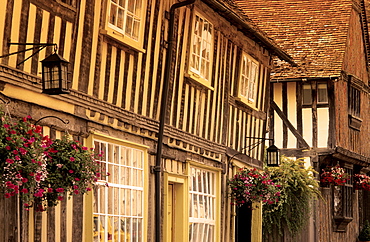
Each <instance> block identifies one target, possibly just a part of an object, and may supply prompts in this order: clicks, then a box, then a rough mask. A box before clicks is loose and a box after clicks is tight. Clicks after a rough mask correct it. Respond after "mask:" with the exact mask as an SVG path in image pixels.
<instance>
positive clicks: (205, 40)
mask: <svg viewBox="0 0 370 242" xmlns="http://www.w3.org/2000/svg"><path fill="white" fill-rule="evenodd" d="M213 43H214V26H213V24H212V23H211V22H210V21H209V20H208V19H207V18H205V17H204V16H202V15H201V14H199V13H194V18H193V24H192V32H191V48H190V60H189V71H190V73H189V74H190V75H191V77H193V78H194V79H196V80H197V81H199V82H200V83H202V84H203V85H205V86H210V80H211V73H212V59H213Z"/></svg>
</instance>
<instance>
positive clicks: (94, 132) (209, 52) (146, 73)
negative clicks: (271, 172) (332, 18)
mask: <svg viewBox="0 0 370 242" xmlns="http://www.w3.org/2000/svg"><path fill="white" fill-rule="evenodd" d="M44 44H46V45H44ZM49 44H56V46H57V48H56V47H55V46H49ZM43 47H45V48H43ZM28 49H29V50H28ZM39 49H40V51H38V50H39ZM26 50H27V51H26ZM54 52H56V53H57V54H59V55H60V56H62V57H63V58H64V59H65V60H66V61H68V62H69V67H68V68H69V73H68V79H69V81H70V83H69V92H67V93H64V94H61V95H48V94H45V93H42V85H41V76H42V73H41V72H42V70H41V63H40V61H41V60H44V59H45V58H46V57H48V56H49V55H50V54H52V53H54ZM0 56H1V57H0V101H1V102H2V103H3V105H2V106H3V108H4V110H5V111H6V112H7V113H9V114H10V115H11V116H12V117H15V118H19V117H23V116H27V115H31V116H32V119H33V121H34V122H35V123H36V122H37V123H38V124H39V125H41V126H42V129H43V133H44V134H47V135H49V136H50V137H53V138H59V137H61V136H62V135H63V133H64V132H68V133H69V134H71V135H73V137H74V138H75V139H78V140H80V141H81V142H82V143H83V144H84V145H86V146H89V147H92V148H95V150H98V151H100V152H102V154H103V155H102V158H101V164H103V165H104V166H105V167H106V170H107V171H108V172H109V173H110V176H107V177H102V180H99V181H98V182H97V185H96V186H95V187H94V189H93V192H91V193H90V194H88V195H86V196H74V197H73V198H72V199H70V200H64V201H62V202H61V203H60V205H58V206H57V207H55V208H49V209H48V210H47V211H46V212H36V211H34V210H33V209H32V208H31V209H30V210H29V211H26V210H24V209H22V208H21V207H20V205H19V203H18V201H17V200H16V199H8V198H3V197H1V198H0V219H1V223H0V224H1V225H0V226H1V229H0V240H1V241H43V242H46V241H49V242H51V241H53V242H54V241H63V242H64V241H76V242H77V241H78V242H80V241H125V242H127V241H157V242H159V241H176V242H177V241H218V242H221V241H222V242H226V241H234V240H235V237H236V236H235V208H234V207H233V206H231V205H230V201H229V198H228V196H227V179H228V178H229V177H231V176H232V175H233V173H234V172H235V171H236V169H237V168H238V167H243V166H249V167H256V168H258V169H262V162H263V157H264V144H260V145H258V146H256V147H254V148H253V149H248V150H251V152H246V147H250V146H251V145H253V144H254V143H255V140H253V139H251V138H249V137H258V138H263V137H265V133H266V128H267V110H268V107H269V101H268V98H269V85H268V84H269V81H270V70H271V65H272V59H273V56H278V57H279V58H281V59H282V60H284V61H287V62H292V60H291V58H290V56H288V55H287V54H286V53H285V52H283V51H282V50H281V49H280V48H278V47H277V45H276V44H275V43H274V42H273V41H271V39H269V38H268V37H267V36H266V35H265V34H264V33H263V32H262V31H260V30H259V29H258V27H256V26H255V24H253V23H252V22H251V21H250V20H249V19H247V18H246V17H245V16H244V15H243V14H242V13H241V11H239V10H238V8H237V7H236V5H235V4H234V3H233V2H232V1H230V0H227V1H226V0H202V1H201V0H196V1H194V0H190V1H189V0H188V1H183V2H177V1H162V0H146V1H140V0H127V1H122V0H2V1H1V3H0ZM67 121H68V122H67ZM242 219H243V218H242ZM241 221H242V220H241ZM244 221H245V223H240V225H239V226H241V227H240V228H239V231H242V232H244V233H245V234H246V237H245V239H246V240H243V241H250V240H252V238H253V241H261V238H262V237H261V211H260V210H253V211H252V212H251V214H249V215H246V217H245V218H244ZM245 231H247V232H245Z"/></svg>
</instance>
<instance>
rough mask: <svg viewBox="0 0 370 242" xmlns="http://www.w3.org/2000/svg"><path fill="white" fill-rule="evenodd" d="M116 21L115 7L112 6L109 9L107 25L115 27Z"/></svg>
mask: <svg viewBox="0 0 370 242" xmlns="http://www.w3.org/2000/svg"><path fill="white" fill-rule="evenodd" d="M116 21H117V6H116V5H113V4H112V5H111V8H110V16H109V23H111V24H114V25H115V24H116Z"/></svg>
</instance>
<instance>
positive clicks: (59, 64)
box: [0, 42, 69, 95]
mask: <svg viewBox="0 0 370 242" xmlns="http://www.w3.org/2000/svg"><path fill="white" fill-rule="evenodd" d="M10 45H20V46H28V45H31V46H33V47H31V48H27V49H23V50H20V51H16V52H13V53H9V54H6V55H3V56H0V58H4V57H8V56H11V55H16V54H19V53H22V52H26V51H30V50H33V53H32V54H31V55H30V56H28V57H27V58H26V59H24V60H23V61H21V62H19V63H17V66H19V65H21V64H23V63H24V62H25V61H26V60H28V59H30V58H31V57H33V56H34V55H36V54H37V53H39V52H40V51H41V50H42V49H44V48H45V47H47V46H54V54H51V55H50V56H48V57H46V58H45V59H44V60H42V61H41V63H42V93H46V94H50V95H57V94H66V93H69V81H68V64H69V62H68V61H67V60H66V59H64V58H63V57H61V56H60V55H58V54H57V53H56V50H57V45H56V44H54V43H12V42H9V43H8V46H10Z"/></svg>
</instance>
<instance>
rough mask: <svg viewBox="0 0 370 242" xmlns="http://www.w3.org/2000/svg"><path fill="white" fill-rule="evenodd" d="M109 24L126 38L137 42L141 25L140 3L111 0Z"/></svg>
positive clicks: (136, 1) (134, 0) (135, 0)
mask: <svg viewBox="0 0 370 242" xmlns="http://www.w3.org/2000/svg"><path fill="white" fill-rule="evenodd" d="M110 5H111V6H110V13H109V23H110V24H112V25H114V26H116V27H117V28H118V29H119V30H118V31H122V33H124V34H125V35H127V36H128V37H130V38H132V39H134V40H138V38H139V30H140V24H141V14H142V11H143V9H142V1H140V0H126V1H125V0H114V1H113V0H111V2H110Z"/></svg>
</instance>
